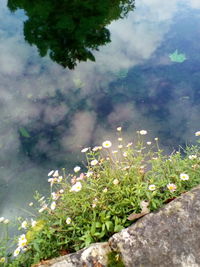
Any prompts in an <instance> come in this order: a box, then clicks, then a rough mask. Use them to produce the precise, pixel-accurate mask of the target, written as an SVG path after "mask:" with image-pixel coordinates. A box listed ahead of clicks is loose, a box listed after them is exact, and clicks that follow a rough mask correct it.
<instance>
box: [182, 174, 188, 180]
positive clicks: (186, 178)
mask: <svg viewBox="0 0 200 267" xmlns="http://www.w3.org/2000/svg"><path fill="white" fill-rule="evenodd" d="M180 179H181V180H182V181H186V180H189V175H188V174H186V173H181V174H180Z"/></svg>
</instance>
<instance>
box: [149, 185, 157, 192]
mask: <svg viewBox="0 0 200 267" xmlns="http://www.w3.org/2000/svg"><path fill="white" fill-rule="evenodd" d="M148 188H149V190H150V191H154V190H156V186H155V184H151V185H149V187H148Z"/></svg>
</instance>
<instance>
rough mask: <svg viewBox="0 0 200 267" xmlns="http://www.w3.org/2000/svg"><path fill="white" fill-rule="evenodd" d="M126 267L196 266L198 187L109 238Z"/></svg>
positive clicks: (199, 243)
mask: <svg viewBox="0 0 200 267" xmlns="http://www.w3.org/2000/svg"><path fill="white" fill-rule="evenodd" d="M109 244H110V247H111V248H112V249H113V250H116V251H119V252H120V254H121V257H122V259H123V262H124V264H125V266H126V267H134V266H137V267H158V266H159V267H173V266H174V267H175V266H177V267H179V266H180V267H198V266H200V186H198V187H196V188H195V189H193V190H191V191H190V192H188V193H185V194H183V195H182V196H181V197H179V198H177V199H175V200H174V201H172V202H170V203H169V204H167V205H166V206H164V207H163V208H162V209H160V210H159V211H157V212H155V213H150V214H148V215H146V216H145V217H143V218H141V219H140V220H138V221H137V222H136V223H135V224H133V225H132V226H130V227H129V228H127V229H124V230H122V231H121V232H119V233H117V234H115V235H113V236H112V237H111V238H110V240H109Z"/></svg>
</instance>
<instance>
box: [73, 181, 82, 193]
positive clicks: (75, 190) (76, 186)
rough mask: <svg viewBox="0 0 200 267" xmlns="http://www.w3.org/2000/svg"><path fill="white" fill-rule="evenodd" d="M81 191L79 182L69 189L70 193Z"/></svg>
mask: <svg viewBox="0 0 200 267" xmlns="http://www.w3.org/2000/svg"><path fill="white" fill-rule="evenodd" d="M81 189H82V184H81V182H77V183H75V184H74V185H73V186H72V187H71V190H70V191H71V192H78V191H80V190H81Z"/></svg>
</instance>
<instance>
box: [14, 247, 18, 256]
mask: <svg viewBox="0 0 200 267" xmlns="http://www.w3.org/2000/svg"><path fill="white" fill-rule="evenodd" d="M19 253H20V248H19V247H18V248H16V249H15V251H14V253H13V256H14V257H17V256H18V255H19Z"/></svg>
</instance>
